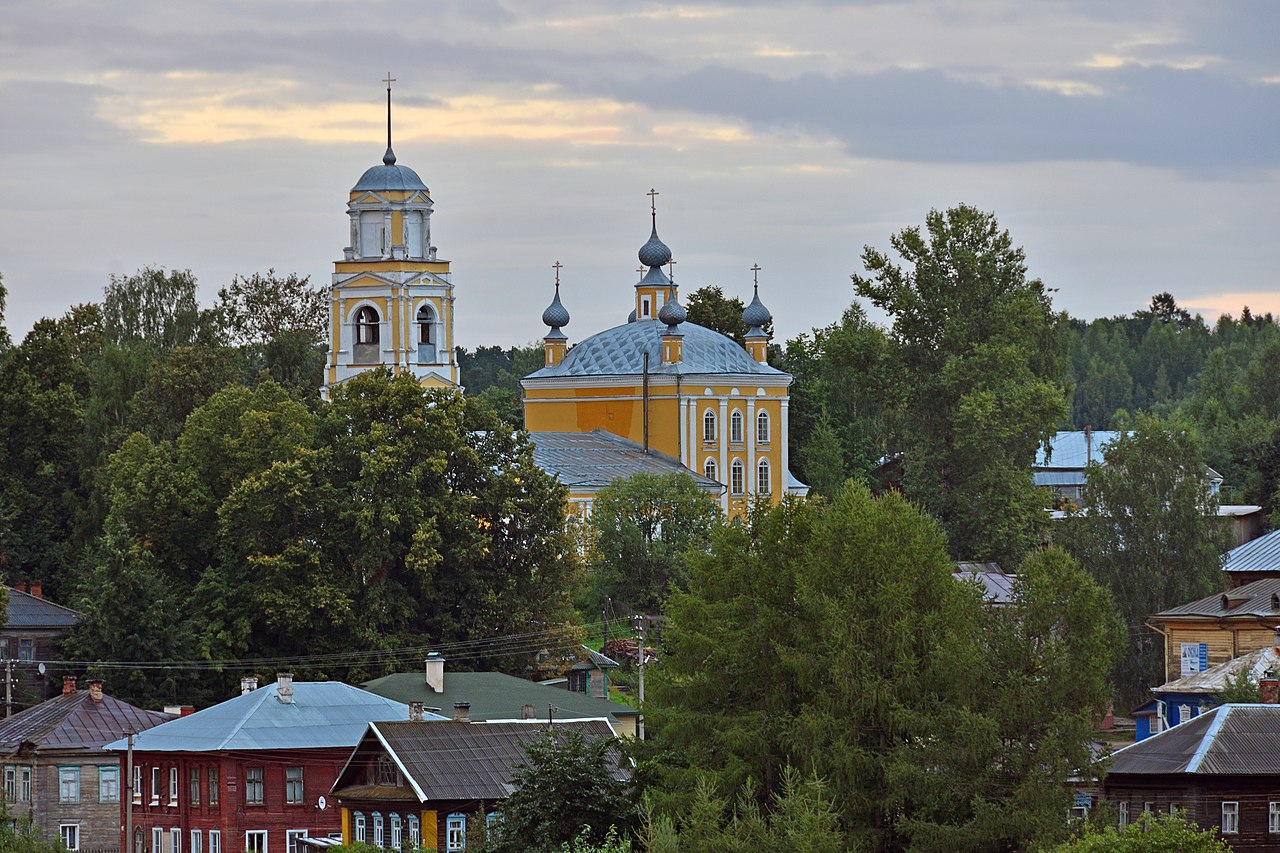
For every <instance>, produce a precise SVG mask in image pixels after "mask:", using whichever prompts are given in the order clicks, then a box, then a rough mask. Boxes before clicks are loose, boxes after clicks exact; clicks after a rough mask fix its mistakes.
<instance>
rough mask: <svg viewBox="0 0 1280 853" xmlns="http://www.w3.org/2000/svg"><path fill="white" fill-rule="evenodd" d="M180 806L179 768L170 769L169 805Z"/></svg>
mask: <svg viewBox="0 0 1280 853" xmlns="http://www.w3.org/2000/svg"><path fill="white" fill-rule="evenodd" d="M177 804H178V768H176V767H170V768H169V805H171V806H176V805H177Z"/></svg>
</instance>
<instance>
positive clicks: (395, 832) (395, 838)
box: [387, 814, 402, 850]
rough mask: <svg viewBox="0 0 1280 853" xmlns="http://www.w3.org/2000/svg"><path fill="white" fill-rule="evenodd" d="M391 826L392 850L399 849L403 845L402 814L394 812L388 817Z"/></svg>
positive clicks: (390, 845)
mask: <svg viewBox="0 0 1280 853" xmlns="http://www.w3.org/2000/svg"><path fill="white" fill-rule="evenodd" d="M387 821H388V823H389V824H390V828H391V843H390V844H389V845H388V846H389V847H390V848H391V849H392V850H399V849H400V848H401V846H402V844H401V835H400V815H398V814H392V815H389V816H388V818H387Z"/></svg>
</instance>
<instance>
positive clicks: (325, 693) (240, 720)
mask: <svg viewBox="0 0 1280 853" xmlns="http://www.w3.org/2000/svg"><path fill="white" fill-rule="evenodd" d="M426 718H427V719H433V720H443V719H445V718H444V717H441V716H440V715H438V714H427V715H426ZM407 719H409V706H408V705H405V704H402V703H400V702H396V701H394V700H391V699H386V698H384V697H382V696H378V695H377V694H374V693H370V692H369V691H367V690H361V689H360V688H358V687H352V686H351V685H349V684H343V683H342V682H339V681H295V682H294V683H293V701H292V702H282V701H280V699H278V698H277V696H276V683H275V682H272V683H270V684H268V685H266V686H265V687H259V688H258V689H257V690H254V691H253V692H252V693H246V694H243V695H241V696H237V697H235V698H234V699H228V700H227V701H226V702H222V703H220V704H217V705H214V706H213V707H211V708H205V709H204V710H203V711H197V712H196V713H194V714H190V715H188V716H186V717H179V718H178V719H176V720H171V721H170V722H167V723H163V724H161V725H159V726H156V727H155V728H153V729H148V730H147V731H145V732H142V733H140V734H138V735H137V736H136V737H135V738H134V742H133V748H134V749H135V750H139V751H152V752H214V751H224V750H230V749H323V748H325V747H343V746H348V747H354V746H355V745H356V743H358V742H359V740H360V737H361V735H363V734H364V731H365V729H366V728H367V727H368V725H369V723H371V722H374V721H381V720H407ZM125 748H126V744H125V741H124V740H117V741H115V742H113V743H110V744H107V746H106V749H114V750H121V749H125Z"/></svg>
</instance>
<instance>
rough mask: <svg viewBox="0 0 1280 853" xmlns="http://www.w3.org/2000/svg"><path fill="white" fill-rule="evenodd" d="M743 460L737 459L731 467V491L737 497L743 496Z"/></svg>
mask: <svg viewBox="0 0 1280 853" xmlns="http://www.w3.org/2000/svg"><path fill="white" fill-rule="evenodd" d="M742 479H743V477H742V460H741V459H735V460H733V464H732V465H730V466H729V491H731V492H733V493H734V494H735V495H740V494H742V491H743V489H742Z"/></svg>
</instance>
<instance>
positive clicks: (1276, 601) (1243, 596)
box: [1152, 578, 1280, 619]
mask: <svg viewBox="0 0 1280 853" xmlns="http://www.w3.org/2000/svg"><path fill="white" fill-rule="evenodd" d="M1176 616H1212V617H1215V618H1223V617H1227V616H1265V617H1278V616H1280V578H1259V579H1258V580H1256V581H1254V582H1253V583H1247V584H1244V585H1242V586H1238V587H1236V588H1235V589H1231V590H1228V591H1227V592H1220V593H1215V594H1213V595H1206V596H1205V597H1204V598H1199V599H1196V600H1195V601H1192V602H1190V603H1189V604H1180V605H1178V606H1177V607H1170V608H1169V609H1168V610H1162V611H1160V612H1159V613H1157V614H1155V615H1154V616H1153V617H1152V618H1153V619H1161V618H1165V617H1176Z"/></svg>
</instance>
